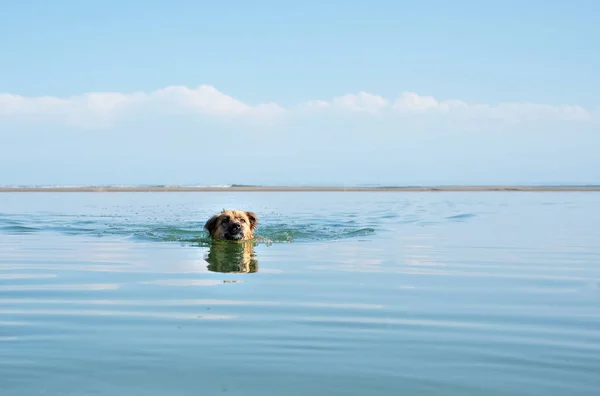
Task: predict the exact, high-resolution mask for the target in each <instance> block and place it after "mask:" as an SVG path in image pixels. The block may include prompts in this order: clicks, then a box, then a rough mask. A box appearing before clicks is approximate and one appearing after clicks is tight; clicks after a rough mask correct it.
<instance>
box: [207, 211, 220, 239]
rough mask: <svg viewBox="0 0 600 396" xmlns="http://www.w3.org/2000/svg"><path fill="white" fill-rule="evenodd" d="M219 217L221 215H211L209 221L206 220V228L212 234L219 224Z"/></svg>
mask: <svg viewBox="0 0 600 396" xmlns="http://www.w3.org/2000/svg"><path fill="white" fill-rule="evenodd" d="M218 217H219V216H217V215H214V216H213V217H211V218H210V219H208V221H207V222H206V224H204V228H205V229H206V230H207V231H208V233H209V234H211V235H212V233H213V231H214V230H215V227H216V226H217V218H218Z"/></svg>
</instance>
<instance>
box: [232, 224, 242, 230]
mask: <svg viewBox="0 0 600 396" xmlns="http://www.w3.org/2000/svg"><path fill="white" fill-rule="evenodd" d="M231 228H233V229H234V230H236V231H239V230H241V229H242V226H241V225H240V224H239V223H233V225H232V226H231Z"/></svg>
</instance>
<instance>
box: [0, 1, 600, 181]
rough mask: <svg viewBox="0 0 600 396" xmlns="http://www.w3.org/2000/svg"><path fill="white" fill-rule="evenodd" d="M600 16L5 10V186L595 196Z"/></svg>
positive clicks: (242, 7) (385, 9)
mask: <svg viewBox="0 0 600 396" xmlns="http://www.w3.org/2000/svg"><path fill="white" fill-rule="evenodd" d="M599 14H600V3H598V2H595V1H570V2H567V1H535V0H531V1H526V2H525V1H502V2H500V1H452V2H450V1H422V2H412V1H411V2H405V1H399V0H397V1H369V2H366V1H362V2H358V1H327V2H325V1H323V2H322V1H311V0H309V1H304V2H298V3H291V2H281V1H279V2H276V1H243V2H242V1H228V2H203V1H173V2H171V3H167V2H164V1H161V2H159V1H137V0H134V1H126V2H117V1H103V2H93V3H92V2H82V1H66V0H63V1H60V0H59V1H55V2H47V1H27V0H23V1H20V2H11V4H9V5H6V4H3V11H2V13H1V14H0V48H2V51H0V185H2V184H107V183H116V184H139V183H153V184H154V183H156V184H162V183H183V184H192V183H197V184H228V183H247V184H255V183H264V184H328V183H335V184H348V185H350V184H366V183H373V184H461V183H467V184H494V183H520V184H521V183H598V184H600V171H598V169H600V159H598V158H597V157H600V156H598V155H597V154H596V152H597V151H598V150H597V148H598V147H600V132H599V131H600V129H599V128H600V111H599V109H598V106H599V105H600V100H598V92H600V78H598V72H597V71H598V70H600V53H599V52H598V51H597V50H596V48H595V47H596V46H597V43H598V40H599V39H600V27H599V26H598V23H597V20H596V18H595V16H597V15H599ZM90 94H92V95H90ZM594 148H596V149H594Z"/></svg>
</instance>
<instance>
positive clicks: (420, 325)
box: [0, 191, 600, 396]
mask: <svg viewBox="0 0 600 396" xmlns="http://www.w3.org/2000/svg"><path fill="white" fill-rule="evenodd" d="M599 207H600V193H597V192H518V191H503V192H481V191H479V192H456V191H455V192H444V191H436V192H388V191H380V192H373V191H369V192H367V191H361V192H342V191H338V192H309V191H301V192H260V191H254V192H252V191H250V192H247V191H244V192H239V191H230V192H228V191H217V192H132V193H130V192H126V193H120V192H109V193H83V192H81V193H80V192H76V193H52V192H34V193H17V192H10V193H0V395H1V396H32V395H46V396H68V395H73V396H84V395H90V396H91V395H94V396H100V395H101V396H105V395H106V396H121V395H123V396H124V395H140V396H142V395H144V396H158V395H161V396H162V395H168V396H188V395H253V396H254V395H256V396H267V395H283V396H295V395H298V396H305V395H364V396H376V395H457V396H458V395H460V396H467V395H486V396H495V395H496V396H500V395H502V396H504V395H515V396H517V395H522V396H525V395H527V396H553V395H560V396H562V395H577V396H587V395H589V396H592V395H594V396H596V395H598V394H600V393H599V392H600V210H599ZM222 209H239V210H248V211H252V212H254V213H256V215H257V216H258V218H259V225H258V229H257V234H256V239H255V240H254V241H251V242H248V243H215V242H211V240H210V239H209V238H208V235H207V233H206V231H205V230H204V229H203V226H204V223H205V222H206V220H208V218H209V217H210V216H212V215H213V214H215V213H217V212H219V211H221V210H222Z"/></svg>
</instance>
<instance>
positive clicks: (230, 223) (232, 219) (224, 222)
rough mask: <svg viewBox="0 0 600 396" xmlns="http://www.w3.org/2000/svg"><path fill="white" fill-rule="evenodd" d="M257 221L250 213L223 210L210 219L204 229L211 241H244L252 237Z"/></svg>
mask: <svg viewBox="0 0 600 396" xmlns="http://www.w3.org/2000/svg"><path fill="white" fill-rule="evenodd" d="M257 223H258V220H257V218H256V215H255V214H254V213H252V212H244V211H241V210H223V211H222V212H221V213H219V214H217V215H214V216H213V217H211V218H210V219H209V220H208V221H207V222H206V224H205V225H204V228H206V230H207V231H208V232H209V234H210V237H211V238H212V239H226V240H229V241H245V240H249V239H252V238H253V237H254V229H255V228H256V225H257Z"/></svg>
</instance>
